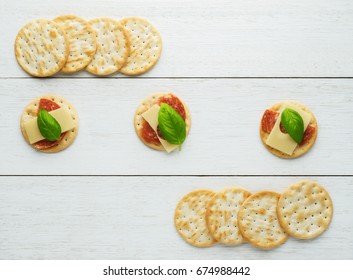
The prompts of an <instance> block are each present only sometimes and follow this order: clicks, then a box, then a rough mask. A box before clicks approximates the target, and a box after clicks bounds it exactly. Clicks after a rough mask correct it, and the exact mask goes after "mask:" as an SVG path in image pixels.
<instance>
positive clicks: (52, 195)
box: [0, 177, 353, 259]
mask: <svg viewBox="0 0 353 280" xmlns="http://www.w3.org/2000/svg"><path fill="white" fill-rule="evenodd" d="M302 179H308V178H306V177H301V178H300V177H293V178H292V177H291V178H288V177H284V178H279V177H236V178H235V177H218V178H217V177H187V178H186V177H103V178H102V177H0V185H1V188H0V224H1V231H0V244H1V250H0V259H352V258H353V242H352V238H351V237H352V234H353V211H352V207H351V205H352V199H353V178H352V177H332V178H330V177H311V178H310V179H312V180H316V181H318V182H319V183H320V184H322V185H323V186H325V188H326V189H327V190H328V191H329V193H330V195H331V196H332V200H333V203H334V208H335V209H334V216H333V220H332V223H331V225H330V228H329V229H328V230H327V231H326V232H325V233H324V234H323V235H321V236H320V237H318V238H316V239H313V240H307V241H301V240H296V239H294V238H290V239H289V240H288V241H287V242H286V243H285V244H284V245H282V246H280V247H278V248H277V249H274V250H270V251H265V250H260V249H257V248H255V247H252V246H250V245H249V244H243V245H240V246H235V247H234V246H222V245H220V244H218V245H216V246H214V247H211V248H204V249H200V248H195V247H192V246H190V245H188V244H187V243H186V242H184V241H183V240H182V239H181V238H180V237H179V235H178V233H177V232H176V230H175V228H174V222H173V213H174V208H175V206H176V204H177V202H178V201H179V199H180V198H181V197H182V196H183V195H185V194H186V193H188V192H189V191H192V190H194V189H198V188H209V189H213V190H220V189H222V188H224V187H228V186H234V185H237V186H242V187H245V188H247V189H248V190H250V191H252V192H256V191H259V190H264V189H270V190H274V191H278V192H281V191H283V190H284V189H285V188H286V187H287V186H288V185H290V184H292V183H294V182H296V181H298V180H302Z"/></svg>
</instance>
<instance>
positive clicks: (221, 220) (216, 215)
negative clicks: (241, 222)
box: [206, 187, 251, 245]
mask: <svg viewBox="0 0 353 280" xmlns="http://www.w3.org/2000/svg"><path fill="white" fill-rule="evenodd" d="M250 195H251V193H250V192H248V191H247V190H245V189H242V188H237V187H232V188H226V189H224V190H221V191H219V192H218V193H216V195H215V196H213V198H212V199H211V201H210V202H209V204H208V206H207V211H206V223H207V227H208V230H209V231H210V234H211V235H212V237H213V238H214V239H216V240H217V241H218V242H221V243H224V244H233V245H235V244H241V243H243V242H244V241H245V240H244V238H243V236H242V235H241V233H240V230H239V228H238V212H239V209H240V207H241V205H242V204H243V203H244V201H245V200H246V199H247V198H248V197H249V196H250Z"/></svg>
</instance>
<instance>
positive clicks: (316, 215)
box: [174, 181, 333, 249]
mask: <svg viewBox="0 0 353 280" xmlns="http://www.w3.org/2000/svg"><path fill="white" fill-rule="evenodd" d="M332 214H333V205H332V200H331V198H330V196H329V194H328V192H327V191H326V190H325V189H324V188H323V187H322V186H320V185H319V184H318V183H316V182H312V181H302V182H299V183H296V184H293V185H291V186H289V187H288V188H287V189H286V190H285V191H284V192H283V193H282V194H278V193H276V192H272V191H261V192H257V193H255V194H251V193H250V192H248V191H247V190H245V189H242V188H238V187H233V188H227V189H224V190H222V191H220V192H218V193H215V192H213V191H211V190H196V191H193V192H191V193H189V194H187V195H186V196H184V197H183V198H182V199H181V200H180V202H179V203H178V205H177V207H176V209H175V215H174V223H175V227H176V229H177V231H178V233H179V234H180V236H181V237H182V238H183V239H184V240H185V241H187V242H188V243H189V244H191V245H194V246H198V247H207V246H211V245H213V244H216V243H217V242H220V243H223V244H228V245H236V244H241V243H244V242H249V243H250V244H252V245H254V246H256V247H259V248H265V249H269V248H274V247H277V246H279V245H281V244H283V243H284V242H285V241H286V240H287V239H288V236H292V237H295V238H299V239H311V238H314V237H317V236H319V235H320V234H322V233H323V232H324V231H325V230H326V229H327V228H328V226H329V224H330V222H331V219H332Z"/></svg>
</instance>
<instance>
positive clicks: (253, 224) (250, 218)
mask: <svg viewBox="0 0 353 280" xmlns="http://www.w3.org/2000/svg"><path fill="white" fill-rule="evenodd" d="M279 197H280V194H278V193H275V192H270V191H263V192H258V193H255V194H253V195H251V196H250V197H248V198H247V199H246V200H245V202H244V203H243V205H242V206H241V208H240V210H239V214H238V226H239V229H240V232H241V234H242V235H243V236H244V237H245V238H246V240H247V241H248V242H249V243H251V244H252V245H254V246H256V247H260V248H273V247H276V246H279V245H281V244H282V243H284V242H285V241H286V240H287V238H288V235H287V234H286V232H285V231H284V230H283V229H282V228H281V226H280V224H279V222H278V219H277V213H276V208H277V202H278V199H279Z"/></svg>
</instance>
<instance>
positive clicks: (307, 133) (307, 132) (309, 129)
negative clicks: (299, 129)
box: [299, 125, 315, 146]
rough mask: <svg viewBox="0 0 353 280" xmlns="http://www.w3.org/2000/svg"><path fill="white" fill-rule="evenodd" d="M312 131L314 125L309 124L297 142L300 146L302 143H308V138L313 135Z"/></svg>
mask: <svg viewBox="0 0 353 280" xmlns="http://www.w3.org/2000/svg"><path fill="white" fill-rule="evenodd" d="M314 133H315V127H314V126H311V125H309V126H308V127H307V128H306V130H305V132H304V136H303V140H302V142H301V143H300V144H299V146H302V145H304V144H306V143H308V142H309V140H310V139H311V137H313V135H314Z"/></svg>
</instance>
